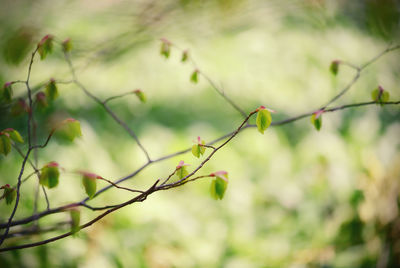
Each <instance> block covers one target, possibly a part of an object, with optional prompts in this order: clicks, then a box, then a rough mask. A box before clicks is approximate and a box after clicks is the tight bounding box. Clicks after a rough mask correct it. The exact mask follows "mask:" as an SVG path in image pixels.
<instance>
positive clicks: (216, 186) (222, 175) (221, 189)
mask: <svg viewBox="0 0 400 268" xmlns="http://www.w3.org/2000/svg"><path fill="white" fill-rule="evenodd" d="M210 177H215V179H213V180H212V181H211V187H210V192H211V196H212V197H213V198H214V199H215V200H218V199H222V198H224V195H225V192H226V188H227V187H228V172H226V171H223V170H221V171H217V172H214V173H211V174H210Z"/></svg>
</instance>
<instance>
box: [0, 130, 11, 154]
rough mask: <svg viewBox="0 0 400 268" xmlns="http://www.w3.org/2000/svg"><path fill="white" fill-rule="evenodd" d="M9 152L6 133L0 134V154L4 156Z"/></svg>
mask: <svg viewBox="0 0 400 268" xmlns="http://www.w3.org/2000/svg"><path fill="white" fill-rule="evenodd" d="M10 151H11V140H10V136H9V134H8V133H4V132H0V154H4V155H5V156H7V155H8V153H9V152H10Z"/></svg>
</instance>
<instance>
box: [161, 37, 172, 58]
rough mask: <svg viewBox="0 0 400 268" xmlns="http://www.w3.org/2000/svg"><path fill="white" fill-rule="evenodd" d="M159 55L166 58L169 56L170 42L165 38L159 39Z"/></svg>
mask: <svg viewBox="0 0 400 268" xmlns="http://www.w3.org/2000/svg"><path fill="white" fill-rule="evenodd" d="M160 53H161V55H163V56H164V57H165V58H166V59H168V58H169V56H170V54H171V42H169V41H168V40H167V39H165V38H162V39H161V51H160Z"/></svg>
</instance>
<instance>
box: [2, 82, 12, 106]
mask: <svg viewBox="0 0 400 268" xmlns="http://www.w3.org/2000/svg"><path fill="white" fill-rule="evenodd" d="M11 85H12V83H11V82H7V83H5V84H4V86H3V92H2V98H3V99H4V100H5V101H6V102H11V100H12V96H13V89H12V86H11Z"/></svg>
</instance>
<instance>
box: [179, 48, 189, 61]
mask: <svg viewBox="0 0 400 268" xmlns="http://www.w3.org/2000/svg"><path fill="white" fill-rule="evenodd" d="M188 58H189V52H188V51H187V50H184V51H183V52H182V59H181V61H182V62H186V61H187V60H188Z"/></svg>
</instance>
